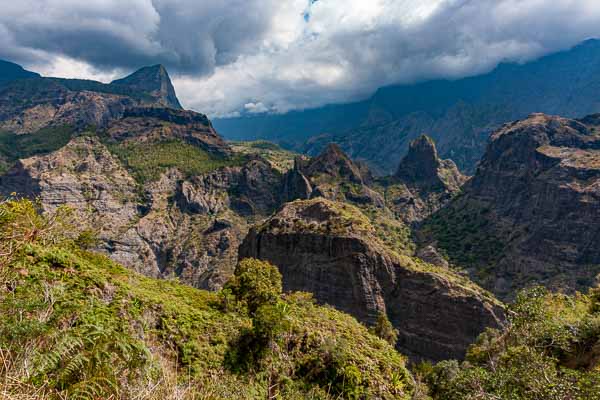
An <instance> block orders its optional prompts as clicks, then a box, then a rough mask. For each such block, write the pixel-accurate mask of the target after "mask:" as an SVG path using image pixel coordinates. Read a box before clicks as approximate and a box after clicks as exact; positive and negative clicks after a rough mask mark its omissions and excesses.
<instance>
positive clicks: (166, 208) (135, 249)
mask: <svg viewBox="0 0 600 400" xmlns="http://www.w3.org/2000/svg"><path fill="white" fill-rule="evenodd" d="M280 179H281V175H280V173H279V172H278V171H276V170H273V169H272V167H271V166H270V165H269V164H268V163H267V162H265V161H262V160H259V159H255V160H250V161H248V162H247V163H245V164H244V165H242V166H239V167H225V168H220V169H216V170H214V171H211V172H208V173H206V174H202V175H198V176H194V177H190V178H186V177H185V176H183V175H182V174H181V173H180V172H179V171H177V170H176V169H171V170H168V171H166V172H165V173H163V174H162V175H161V176H160V178H159V179H158V180H155V181H150V182H146V183H144V184H143V185H140V183H139V182H136V181H135V179H134V178H133V177H132V176H131V174H130V173H129V171H128V170H127V169H126V168H125V167H124V166H123V165H122V163H121V162H120V161H119V159H118V158H116V157H115V156H114V155H113V154H112V153H111V152H110V151H108V149H107V148H106V147H105V146H104V144H102V143H101V141H100V140H99V139H98V138H97V137H93V136H92V137H87V136H85V137H78V138H75V139H73V140H72V141H71V142H70V143H69V144H68V145H67V146H65V147H63V148H61V149H60V150H58V151H55V152H52V153H50V154H47V155H40V156H34V157H31V158H28V159H24V160H21V161H19V162H18V163H17V165H16V166H15V167H13V168H12V169H11V170H9V172H8V173H7V174H5V175H4V176H0V195H5V196H10V195H11V193H13V192H14V193H17V194H19V195H24V196H28V197H32V198H39V200H40V203H41V205H42V207H43V208H44V209H45V210H46V211H52V210H55V209H56V208H57V207H59V206H64V205H66V206H69V207H71V208H73V209H74V210H75V213H76V215H77V217H78V220H79V221H80V224H79V228H80V229H81V230H84V229H88V228H90V229H93V230H94V231H96V232H98V235H99V239H100V245H99V247H98V250H100V251H103V252H106V253H107V254H108V255H109V256H110V257H111V258H113V259H114V260H116V261H118V262H120V263H122V264H124V265H126V266H128V267H130V268H132V269H135V270H137V271H139V272H142V273H144V274H146V275H148V276H153V277H167V276H171V275H176V276H179V277H180V278H181V279H182V281H184V282H186V283H189V284H191V285H194V286H197V287H202V288H207V289H216V288H218V287H220V285H222V284H223V283H224V281H225V280H226V279H227V278H228V277H229V276H230V274H231V273H232V272H233V268H234V266H235V262H236V260H237V249H238V247H239V243H240V242H241V239H242V238H243V237H244V236H245V234H246V232H247V229H248V222H247V219H248V218H260V217H261V216H263V217H264V216H267V215H268V214H270V213H271V212H272V211H273V210H274V209H275V208H276V207H277V206H278V205H279V197H278V196H279V193H278V184H279V182H280Z"/></svg>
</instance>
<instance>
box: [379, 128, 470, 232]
mask: <svg viewBox="0 0 600 400" xmlns="http://www.w3.org/2000/svg"><path fill="white" fill-rule="evenodd" d="M466 179H467V178H466V177H465V176H463V175H462V174H461V173H460V172H459V171H458V168H456V165H455V164H454V162H453V161H452V160H441V159H440V158H439V157H438V153H437V149H436V147H435V144H434V142H433V140H432V139H431V138H429V137H428V136H425V135H421V136H420V137H418V138H417V139H415V140H413V141H412V142H411V143H410V146H409V149H408V154H407V155H406V156H405V157H404V158H403V159H402V160H401V161H400V165H399V166H398V170H397V171H396V173H395V174H394V175H393V176H391V177H388V178H381V179H378V184H379V187H380V188H381V190H382V191H383V193H384V195H385V199H386V205H387V207H389V208H390V209H391V210H392V211H393V212H394V213H395V215H396V216H397V217H398V218H400V219H401V220H402V221H404V222H405V223H407V224H411V225H414V224H416V223H418V222H420V221H422V220H423V219H425V218H426V217H428V216H429V215H431V214H433V213H434V212H435V211H437V210H439V209H440V208H441V207H442V206H443V205H445V204H446V203H447V202H448V201H450V200H451V199H452V198H453V197H454V196H456V195H458V194H459V193H460V188H461V186H462V185H463V184H464V183H465V181H466Z"/></svg>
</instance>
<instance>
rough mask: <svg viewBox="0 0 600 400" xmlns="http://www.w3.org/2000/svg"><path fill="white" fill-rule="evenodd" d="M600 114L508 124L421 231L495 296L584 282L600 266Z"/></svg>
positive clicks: (537, 118) (568, 287)
mask: <svg viewBox="0 0 600 400" xmlns="http://www.w3.org/2000/svg"><path fill="white" fill-rule="evenodd" d="M599 127H600V116H597V115H594V116H590V117H587V118H584V119H582V120H572V119H566V118H560V117H555V116H548V115H544V114H533V115H531V116H530V117H529V118H527V119H525V120H522V121H518V122H514V123H511V124H507V125H505V126H504V127H502V128H501V129H500V130H498V131H497V132H496V133H494V135H493V136H492V142H491V143H490V145H489V146H488V149H487V152H486V154H485V156H484V157H483V159H482V160H481V162H480V164H479V168H478V170H477V173H476V174H475V176H474V177H473V179H472V180H471V181H470V182H469V183H468V184H467V185H466V186H465V188H464V195H463V196H461V197H459V198H457V199H455V200H454V201H452V202H451V203H450V204H449V206H448V207H447V208H446V209H443V210H441V211H440V212H439V213H438V215H435V216H434V217H433V218H432V219H431V220H430V221H428V223H427V224H425V227H424V229H423V233H424V234H425V236H426V237H429V238H430V239H431V238H433V239H434V240H436V241H437V245H438V246H439V247H441V248H443V249H444V250H445V251H446V252H447V253H448V254H449V255H450V256H451V257H452V258H453V259H454V261H455V262H456V263H458V264H461V265H464V266H467V267H470V268H471V272H472V276H473V278H474V279H475V280H477V281H478V282H480V283H481V284H482V285H484V286H485V287H487V288H489V289H490V290H493V291H494V292H495V293H497V294H498V295H499V296H501V297H503V298H505V297H511V296H512V295H514V292H515V290H517V289H519V288H522V287H524V286H528V285H531V284H544V285H546V286H549V287H551V288H554V289H562V290H567V291H573V290H576V289H577V290H586V289H587V287H589V286H590V285H592V284H593V281H594V278H595V276H596V275H597V274H598V273H600V246H598V240H599V238H600V212H599V211H600V131H599Z"/></svg>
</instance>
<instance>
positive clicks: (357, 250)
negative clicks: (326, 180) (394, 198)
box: [240, 199, 503, 360]
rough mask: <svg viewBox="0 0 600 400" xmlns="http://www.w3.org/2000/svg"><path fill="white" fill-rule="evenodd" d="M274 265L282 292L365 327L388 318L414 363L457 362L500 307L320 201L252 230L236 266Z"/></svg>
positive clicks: (343, 207)
mask: <svg viewBox="0 0 600 400" xmlns="http://www.w3.org/2000/svg"><path fill="white" fill-rule="evenodd" d="M245 257H254V258H259V259H262V260H267V261H269V262H271V263H273V264H274V265H277V266H278V267H279V269H280V271H281V273H282V275H283V284H284V288H285V290H301V291H308V292H311V293H313V294H314V296H315V298H316V299H317V300H318V301H319V302H322V303H327V304H331V305H333V306H335V307H336V308H338V309H340V310H342V311H345V312H348V313H350V314H352V315H354V316H355V317H357V318H358V319H359V320H361V321H363V322H365V323H368V324H371V323H373V322H374V321H375V319H376V317H377V315H378V313H380V312H384V313H387V315H388V316H389V318H390V320H391V321H392V323H393V325H394V326H395V327H396V328H397V329H398V330H399V332H400V338H399V341H398V348H399V350H401V351H402V353H403V354H408V355H409V356H410V357H411V358H413V359H414V360H417V359H423V358H425V359H431V360H441V359H445V358H461V357H463V356H464V351H465V349H466V347H467V346H468V345H469V344H470V343H472V341H473V340H474V339H475V338H476V336H477V335H478V334H479V333H480V332H481V331H482V330H483V329H484V328H485V327H487V326H491V327H495V326H498V325H499V323H500V321H501V319H502V316H503V313H502V309H501V308H500V307H499V306H498V303H497V302H496V301H495V300H493V298H491V297H488V295H486V294H485V293H484V292H483V291H482V290H480V289H478V288H477V287H476V286H475V285H469V283H468V281H466V280H465V279H464V278H460V277H459V276H457V275H454V274H453V273H451V272H449V271H448V270H444V269H441V268H436V267H434V266H432V265H428V264H425V263H423V262H421V261H419V260H415V259H411V258H409V257H405V256H399V255H398V254H397V253H395V252H393V251H391V250H390V249H389V248H387V247H386V246H385V245H384V244H383V242H382V241H381V240H380V238H379V237H378V236H377V233H376V230H375V229H374V227H373V226H372V225H371V223H370V221H369V219H368V218H366V217H365V216H364V215H363V214H362V213H361V212H360V211H359V210H358V209H357V208H355V207H353V206H350V205H347V204H343V203H337V202H332V201H329V200H325V199H313V200H304V201H295V202H292V203H288V204H286V205H284V207H283V208H282V209H281V210H280V211H279V212H278V213H277V214H276V215H275V216H273V217H271V218H270V219H268V220H267V221H266V222H265V223H263V224H260V225H258V226H256V227H254V228H252V229H251V230H250V233H249V234H248V236H247V237H246V239H244V242H243V244H242V245H241V247H240V259H242V258H245Z"/></svg>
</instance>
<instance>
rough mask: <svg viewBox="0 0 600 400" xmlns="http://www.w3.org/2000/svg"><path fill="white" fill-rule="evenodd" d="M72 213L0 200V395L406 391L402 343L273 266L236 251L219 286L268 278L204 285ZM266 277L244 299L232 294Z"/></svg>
mask: <svg viewBox="0 0 600 400" xmlns="http://www.w3.org/2000/svg"><path fill="white" fill-rule="evenodd" d="M76 224H77V220H73V219H72V218H71V217H70V216H69V214H68V213H65V212H64V210H62V211H61V210H59V211H58V212H56V213H48V214H46V215H39V214H37V213H36V207H35V204H34V203H32V202H30V201H27V200H20V201H14V200H11V201H6V202H0V266H1V268H2V277H3V279H6V280H7V282H10V283H7V286H6V289H3V290H2V291H0V311H1V312H2V316H3V318H2V319H1V320H0V332H2V335H1V338H2V339H1V340H2V348H3V353H2V354H3V355H2V358H3V360H4V362H5V364H4V367H3V368H2V369H1V370H0V376H1V377H2V382H1V383H0V388H1V389H2V393H3V397H5V398H7V399H18V398H29V399H50V398H69V399H75V398H80V399H109V398H119V399H133V398H139V397H140V396H142V398H146V399H165V398H181V399H183V398H185V399H188V398H190V399H191V398H210V399H265V398H267V397H270V398H290V399H303V398H306V399H309V398H319V399H325V400H333V399H340V398H344V399H350V398H357V397H356V394H357V393H360V394H361V398H372V399H401V400H405V399H406V400H408V399H410V398H412V394H413V393H414V391H415V381H414V378H413V377H412V375H411V373H410V372H409V371H408V369H407V368H406V365H405V359H404V357H403V356H402V355H401V354H399V353H397V352H396V351H394V349H393V347H392V346H391V345H390V344H388V343H387V342H386V341H385V340H382V339H380V338H378V337H376V336H375V335H373V334H371V333H369V331H368V330H367V328H366V327H365V326H363V325H362V324H360V323H358V322H357V321H356V320H355V319H354V318H352V317H350V316H348V315H345V314H343V313H341V312H338V311H336V310H334V309H332V308H331V307H322V306H317V305H316V304H314V302H313V301H312V300H311V298H310V296H308V295H307V294H306V293H304V294H301V293H286V294H285V295H284V294H282V293H281V276H278V275H277V273H276V272H275V271H276V269H275V267H273V266H271V265H267V264H264V263H261V262H258V261H256V260H254V261H252V260H249V261H248V260H247V261H246V262H244V263H240V268H239V271H238V276H237V277H236V278H235V279H232V281H231V282H230V287H232V288H235V287H236V286H235V285H236V279H244V278H252V277H255V278H256V277H260V274H261V272H263V271H268V272H271V274H272V276H273V279H271V280H268V281H266V280H264V281H260V283H259V286H258V287H250V286H245V287H244V288H243V289H244V290H241V289H238V290H236V291H235V293H236V294H235V295H231V294H229V295H228V294H227V293H226V292H220V293H214V292H207V291H203V290H198V289H194V288H192V287H189V286H186V285H183V284H180V283H178V282H176V281H174V280H169V281H167V280H157V279H152V278H147V277H144V276H142V275H139V274H137V273H135V272H133V271H131V270H128V269H126V268H124V267H122V266H120V265H118V264H116V263H114V262H112V261H110V260H109V259H107V258H105V257H103V256H100V255H98V254H94V253H92V252H90V251H88V250H86V249H85V248H84V247H82V245H84V244H85V243H86V241H85V240H82V237H77V236H75V237H73V233H74V231H73V229H74V227H75V226H76ZM87 243H88V244H89V242H87ZM242 268H245V270H243V271H244V272H243V273H242V272H241V271H242ZM265 288H266V289H269V290H270V292H269V293H270V294H271V296H270V297H268V298H265V299H263V300H262V301H260V302H253V303H252V305H253V306H259V307H258V309H257V310H255V311H254V312H251V311H250V310H249V308H250V307H248V306H247V305H246V301H245V298H246V297H251V296H253V295H256V294H261V293H262V292H261V289H265ZM229 293H231V292H229ZM180 371H185V373H182V372H180Z"/></svg>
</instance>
